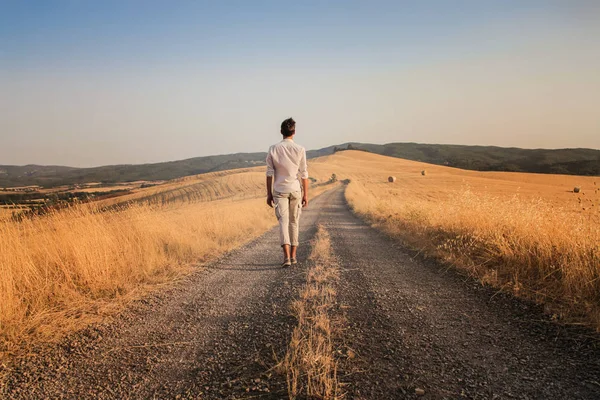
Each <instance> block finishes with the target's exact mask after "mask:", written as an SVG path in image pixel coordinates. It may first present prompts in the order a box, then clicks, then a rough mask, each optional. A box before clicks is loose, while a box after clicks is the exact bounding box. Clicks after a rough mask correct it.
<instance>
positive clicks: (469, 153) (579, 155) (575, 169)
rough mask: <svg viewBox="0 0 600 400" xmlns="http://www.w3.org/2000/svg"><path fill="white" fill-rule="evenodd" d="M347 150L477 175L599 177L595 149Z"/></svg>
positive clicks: (360, 146) (410, 146)
mask: <svg viewBox="0 0 600 400" xmlns="http://www.w3.org/2000/svg"><path fill="white" fill-rule="evenodd" d="M348 146H350V148H352V149H355V150H364V151H369V152H372V153H376V154H381V155H386V156H391V157H398V158H405V159H407V160H413V161H422V162H426V163H430V164H438V165H447V166H450V167H456V168H462V169H470V170H476V171H509V172H537V173H544V174H566V175H588V176H598V175H600V150H593V149H557V150H549V149H520V148H515V147H496V146H462V145H446V144H420V143H388V144H384V145H377V144H367V143H347V144H344V145H342V146H337V149H338V150H339V149H347V148H348Z"/></svg>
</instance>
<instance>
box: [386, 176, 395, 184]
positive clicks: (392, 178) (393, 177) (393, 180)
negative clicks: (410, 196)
mask: <svg viewBox="0 0 600 400" xmlns="http://www.w3.org/2000/svg"><path fill="white" fill-rule="evenodd" d="M388 182H390V183H394V182H396V177H395V176H390V177H388Z"/></svg>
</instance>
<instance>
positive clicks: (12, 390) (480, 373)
mask: <svg viewBox="0 0 600 400" xmlns="http://www.w3.org/2000/svg"><path fill="white" fill-rule="evenodd" d="M317 223H321V224H323V225H324V226H325V227H326V229H327V230H328V231H329V233H330V235H331V239H332V246H333V249H334V252H335V255H336V256H337V258H338V259H339V262H340V265H341V267H342V271H343V272H342V276H341V281H340V288H339V294H338V299H339V304H338V307H337V310H338V313H340V314H343V315H344V316H345V320H346V323H345V324H346V325H345V329H344V330H342V331H341V332H340V335H339V339H338V343H337V346H338V348H339V349H340V380H341V381H342V382H343V383H344V384H345V386H344V389H345V390H346V392H347V396H346V398H361V399H402V398H416V397H418V396H417V395H416V394H415V389H417V388H419V389H423V390H424V392H425V395H424V396H423V398H429V399H438V398H439V399H441V398H463V397H464V398H481V399H484V398H485V399H493V398H522V399H575V398H581V399H597V398H600V350H598V349H595V348H594V346H593V343H594V340H592V339H589V338H586V337H585V335H587V333H585V332H577V331H574V330H572V329H567V328H564V327H560V326H558V325H556V324H553V323H551V322H549V321H548V320H547V318H546V317H544V316H543V315H542V313H541V312H540V310H539V309H538V308H537V307H535V306H532V305H529V304H526V303H523V302H520V301H517V300H514V299H512V298H511V297H509V296H504V295H497V294H495V293H494V292H493V291H491V290H489V289H485V288H482V287H481V286H480V285H478V284H476V283H474V282H472V281H470V280H468V279H464V278H461V277H460V276H459V275H457V274H455V273H453V272H451V271H447V270H445V269H444V268H442V267H440V266H438V265H436V264H434V263H429V262H424V261H422V260H420V259H419V258H415V257H413V255H412V253H411V252H410V251H407V250H405V249H403V248H401V247H399V246H398V245H397V244H394V242H393V241H391V240H390V239H388V238H386V237H385V236H383V235H382V234H380V233H378V232H376V231H375V230H373V229H371V228H370V227H368V226H367V225H365V224H364V223H362V222H361V221H360V220H358V219H357V218H356V217H354V216H353V215H352V214H351V213H350V212H349V210H348V208H347V207H346V204H345V201H344V197H343V191H342V189H336V190H334V191H331V192H327V193H325V194H324V195H322V196H320V197H319V198H318V199H316V200H315V201H314V202H313V203H312V204H311V206H310V208H309V209H307V210H306V211H305V212H304V213H303V217H302V228H301V242H302V244H303V245H304V246H303V247H301V252H300V258H301V259H303V258H304V257H306V254H307V252H308V250H309V249H308V246H307V244H308V241H309V240H310V239H311V238H312V236H313V235H314V233H315V228H316V224H317ZM277 237H278V236H277V232H276V231H275V230H272V231H269V232H268V233H266V234H265V235H263V236H262V237H260V238H258V239H257V240H255V241H253V242H252V243H250V244H248V245H247V246H245V247H243V248H241V249H238V250H236V251H235V252H233V253H231V254H229V255H228V256H226V257H224V258H223V259H222V260H220V261H219V262H216V263H214V264H213V265H211V266H209V267H208V268H206V269H203V270H202V271H199V272H197V273H195V274H193V275H191V276H189V277H188V278H187V279H186V280H185V281H183V282H181V283H178V284H177V285H175V286H174V287H173V288H171V289H169V290H165V291H163V292H161V293H158V294H156V295H153V296H151V297H149V298H147V299H145V300H144V301H140V302H137V303H136V304H135V305H134V306H133V307H131V309H130V310H128V311H127V312H125V313H124V314H123V315H121V316H120V317H118V318H116V319H115V320H114V321H112V322H110V323H106V324H104V325H101V326H95V327H92V328H90V329H87V330H86V331H84V332H82V333H80V334H77V335H73V336H71V337H69V338H67V339H65V341H64V342H63V343H61V344H60V345H59V346H56V347H55V348H53V349H51V350H50V351H49V352H44V353H43V355H38V356H31V357H30V358H29V359H27V360H25V361H24V362H23V363H22V364H21V365H20V366H19V367H18V368H17V369H15V370H14V371H13V372H12V373H11V374H10V375H9V377H8V380H7V382H5V384H4V386H3V387H2V389H1V390H0V397H2V396H4V397H6V398H15V399H24V398H27V399H30V398H70V399H85V398H100V399H124V398H131V399H148V398H157V399H158V398H160V399H162V398H206V399H212V398H273V399H279V398H286V397H287V391H286V383H285V377H282V376H279V375H277V374H275V373H274V372H272V371H270V368H272V367H273V366H274V365H275V364H276V360H278V359H281V358H282V356H283V354H284V353H285V350H286V346H287V342H288V340H289V338H290V335H291V331H292V328H293V326H294V324H295V321H294V319H293V318H291V317H290V312H289V306H290V303H291V301H292V300H293V299H294V298H295V296H297V292H298V288H299V287H300V285H301V284H302V282H303V280H304V276H303V270H304V265H302V264H300V265H298V266H297V267H295V268H293V269H282V268H280V267H279V265H278V264H279V260H280V254H279V248H278V246H277V245H276V243H277V240H278V239H277ZM348 349H351V350H352V351H353V352H355V354H356V356H355V357H351V358H347V357H345V355H346V354H348ZM40 354H41V353H40Z"/></svg>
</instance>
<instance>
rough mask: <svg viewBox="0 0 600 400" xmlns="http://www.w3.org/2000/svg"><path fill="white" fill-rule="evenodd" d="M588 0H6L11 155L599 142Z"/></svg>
mask: <svg viewBox="0 0 600 400" xmlns="http://www.w3.org/2000/svg"><path fill="white" fill-rule="evenodd" d="M596 4H599V3H597V2H591V1H580V2H577V1H574V2H573V1H569V2H567V1H557V2H553V1H499V0H498V1H441V0H440V1H414V2H402V1H327V2H326V1H295V2H292V1H214V2H208V1H204V2H203V1H173V2H151V1H75V0H72V1H66V0H65V1H50V0H48V1H28V2H24V1H3V0H0V88H1V91H0V164H25V163H37V164H63V165H73V166H91V165H101V164H113V163H142V162H158V161H167V160H175V159H182V158H189V157H195V156H202V155H209V154H221V153H234V152H253V151H264V150H265V149H266V148H267V147H268V145H269V144H271V143H272V142H274V141H277V140H278V139H279V134H278V130H279V124H280V122H281V120H283V119H285V118H287V117H289V116H293V117H294V118H295V119H296V120H297V122H298V128H297V131H298V135H297V141H298V142H299V143H301V144H303V145H305V146H306V147H307V148H319V147H324V146H327V145H332V144H339V143H342V142H348V141H361V142H372V143H387V142H405V141H416V142H424V143H456V144H485V145H501V146H519V147H546V148H556V147H592V148H600V113H599V112H598V110H600V76H599V74H598V73H597V71H599V70H600V51H599V50H598V49H600V7H598V6H596Z"/></svg>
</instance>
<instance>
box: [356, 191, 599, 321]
mask: <svg viewBox="0 0 600 400" xmlns="http://www.w3.org/2000/svg"><path fill="white" fill-rule="evenodd" d="M432 189H433V188H432ZM588 193H590V194H591V195H592V196H594V195H596V196H597V195H598V190H597V189H596V191H595V192H594V191H591V190H590V191H588ZM427 194H428V193H427V192H426V191H424V190H416V191H415V190H414V187H411V186H405V185H399V186H398V185H394V186H391V185H386V184H380V183H375V182H364V181H354V182H352V183H351V185H350V186H349V187H348V188H347V192H346V196H347V199H348V202H349V204H350V205H351V206H352V207H353V209H354V210H355V211H356V212H357V213H358V214H360V215H362V216H363V217H364V218H366V219H367V220H368V221H370V222H371V223H373V224H375V225H376V226H377V227H379V228H381V229H383V230H384V231H386V232H387V233H389V234H391V235H393V236H396V237H398V238H400V239H402V240H403V241H404V242H406V243H408V244H410V245H411V246H413V247H416V248H418V249H420V250H422V251H424V252H425V253H426V254H432V255H435V256H437V257H440V258H442V259H443V260H445V261H447V262H449V263H451V264H453V265H455V266H457V267H459V268H462V269H464V270H466V271H468V272H469V273H470V274H472V275H473V276H475V277H477V278H479V279H481V280H482V281H483V282H485V283H489V284H491V285H494V286H496V287H500V288H503V289H505V290H509V291H512V292H513V293H515V294H517V295H520V296H524V297H527V298H530V299H534V300H535V301H538V302H544V303H547V304H552V305H553V310H554V312H555V316H556V317H560V316H561V315H568V316H569V317H570V318H571V319H572V320H578V321H586V322H588V323H591V324H593V326H595V327H596V328H597V329H600V218H599V214H598V201H597V199H598V198H596V200H594V199H593V197H592V196H588V199H589V201H586V202H584V205H583V206H582V208H584V209H583V210H581V212H579V213H576V212H573V209H572V207H571V205H567V204H565V207H560V206H559V205H557V204H556V202H553V201H548V200H546V199H543V198H537V199H536V198H533V197H522V196H519V195H518V194H513V195H512V196H505V195H504V196H499V195H493V194H489V193H486V192H478V193H476V192H474V191H472V190H471V189H469V187H468V186H462V187H454V188H453V190H452V193H451V195H449V196H439V197H438V198H435V199H432V198H431V197H429V196H428V195H427ZM586 207H587V208H588V209H587V210H585V208H586ZM594 207H595V209H594ZM590 209H591V211H590Z"/></svg>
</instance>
